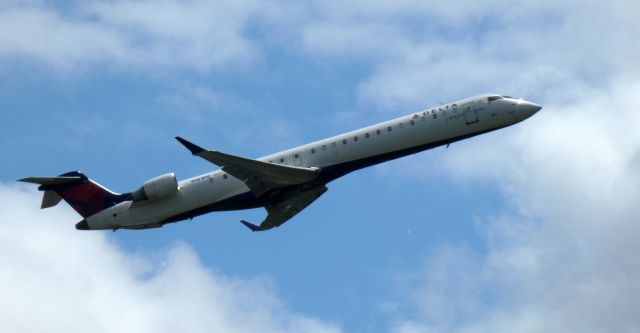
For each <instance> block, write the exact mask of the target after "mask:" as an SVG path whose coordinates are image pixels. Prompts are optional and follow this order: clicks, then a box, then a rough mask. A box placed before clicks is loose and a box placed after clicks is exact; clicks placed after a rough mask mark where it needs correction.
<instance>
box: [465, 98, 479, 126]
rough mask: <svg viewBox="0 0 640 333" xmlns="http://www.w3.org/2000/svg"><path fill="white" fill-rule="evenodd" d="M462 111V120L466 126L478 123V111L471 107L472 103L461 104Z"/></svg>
mask: <svg viewBox="0 0 640 333" xmlns="http://www.w3.org/2000/svg"><path fill="white" fill-rule="evenodd" d="M462 110H463V111H464V120H465V121H466V123H467V125H471V124H475V123H477V122H478V109H477V108H475V107H474V106H473V103H466V104H462Z"/></svg>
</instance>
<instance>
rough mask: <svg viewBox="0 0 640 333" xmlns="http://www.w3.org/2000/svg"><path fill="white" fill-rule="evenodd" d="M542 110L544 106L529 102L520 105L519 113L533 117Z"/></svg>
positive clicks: (522, 102)
mask: <svg viewBox="0 0 640 333" xmlns="http://www.w3.org/2000/svg"><path fill="white" fill-rule="evenodd" d="M541 109H542V106H540V105H538V104H536V103H531V102H527V101H521V102H520V103H519V104H518V111H519V112H521V113H526V114H528V115H533V114H534V113H536V112H538V111H540V110H541Z"/></svg>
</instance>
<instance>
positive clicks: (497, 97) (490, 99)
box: [489, 96, 504, 102]
mask: <svg viewBox="0 0 640 333" xmlns="http://www.w3.org/2000/svg"><path fill="white" fill-rule="evenodd" d="M503 98H504V97H502V96H490V97H489V102H491V101H495V100H498V99H503Z"/></svg>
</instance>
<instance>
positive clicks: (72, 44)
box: [0, 0, 266, 71]
mask: <svg viewBox="0 0 640 333" xmlns="http://www.w3.org/2000/svg"><path fill="white" fill-rule="evenodd" d="M261 11H262V12H265V11H266V7H264V6H262V5H260V4H259V3H255V2H253V1H251V0H247V1H244V0H243V1H232V2H224V1H216V2H213V1H201V0H191V1H174V0H162V1H125V0H122V1H95V2H87V3H82V2H80V3H71V4H70V5H69V6H68V8H66V10H65V8H59V7H53V6H48V5H44V4H42V3H38V2H26V3H25V2H10V3H8V4H5V5H3V6H0V20H1V21H2V22H3V26H4V27H5V28H4V29H2V31H0V55H4V56H5V57H10V58H15V59H35V60H37V61H39V62H42V63H44V64H47V65H49V66H51V67H52V68H53V69H55V70H58V71H70V70H75V69H77V68H82V67H83V66H91V65H109V66H115V67H120V68H142V69H147V70H148V69H152V68H155V70H158V69H160V68H165V67H167V68H180V69H192V70H196V71H209V70H221V69H225V68H228V67H231V68H233V67H234V66H238V65H242V64H245V63H247V62H249V61H251V60H252V59H253V58H254V56H256V50H255V46H254V45H253V42H252V41H251V39H250V38H249V37H248V36H247V34H246V33H245V32H246V31H245V30H246V29H248V27H249V23H250V22H251V21H252V17H253V16H255V15H256V14H257V13H259V12H261Z"/></svg>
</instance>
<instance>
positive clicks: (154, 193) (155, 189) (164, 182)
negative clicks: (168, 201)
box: [131, 173, 178, 202]
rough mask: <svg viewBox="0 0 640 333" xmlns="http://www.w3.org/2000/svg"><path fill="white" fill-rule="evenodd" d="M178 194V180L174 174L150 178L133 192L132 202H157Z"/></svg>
mask: <svg viewBox="0 0 640 333" xmlns="http://www.w3.org/2000/svg"><path fill="white" fill-rule="evenodd" d="M176 192H178V180H177V179H176V175H175V174H174V173H167V174H164V175H162V176H158V177H155V178H151V179H149V180H147V181H146V182H144V184H143V185H142V187H140V188H139V189H137V190H136V191H135V192H133V193H132V194H131V195H132V198H133V201H134V202H136V201H144V200H158V199H162V198H166V197H168V196H170V195H172V194H174V193H176Z"/></svg>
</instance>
